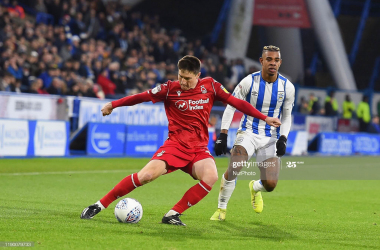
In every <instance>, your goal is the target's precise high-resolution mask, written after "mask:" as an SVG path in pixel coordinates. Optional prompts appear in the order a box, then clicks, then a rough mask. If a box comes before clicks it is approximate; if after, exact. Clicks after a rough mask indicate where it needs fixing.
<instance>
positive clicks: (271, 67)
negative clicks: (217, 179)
mask: <svg viewBox="0 0 380 250" xmlns="http://www.w3.org/2000/svg"><path fill="white" fill-rule="evenodd" d="M281 62H282V60H281V52H280V48H278V47H276V46H273V45H269V46H265V47H264V48H263V52H262V57H261V58H260V63H261V65H262V69H261V71H258V72H255V73H253V74H250V75H248V76H247V77H245V78H244V79H243V80H242V81H241V82H240V83H239V84H238V85H237V86H236V88H235V90H234V93H233V95H234V96H235V97H237V98H239V99H241V100H246V101H247V102H249V103H250V104H251V105H252V106H253V107H255V108H256V109H257V110H259V111H261V112H262V113H263V114H265V115H267V116H269V117H278V118H280V117H281V123H282V125H281V126H280V127H279V128H275V127H271V126H269V125H267V124H265V122H263V121H260V120H259V119H257V118H253V117H250V116H247V115H244V116H243V117H242V119H241V122H240V127H239V129H238V132H237V135H236V140H235V143H234V147H233V149H232V150H231V159H230V163H229V166H228V169H227V171H226V172H225V173H224V174H223V176H222V178H221V184H220V191H219V197H218V209H217V211H216V212H215V213H214V214H213V215H212V217H211V218H210V219H211V220H225V218H226V212H227V203H228V201H229V199H230V197H231V195H232V193H233V191H234V189H235V185H236V177H237V175H238V174H239V172H240V170H241V169H242V168H243V167H247V164H249V163H248V160H249V159H250V158H251V157H252V155H253V154H254V153H255V154H256V162H255V163H256V165H257V166H258V167H259V169H260V179H259V180H252V181H251V182H250V183H249V189H250V192H251V204H252V207H253V209H254V211H255V212H256V213H261V212H262V210H263V205H264V202H263V199H262V195H261V192H271V191H273V190H274V189H275V187H276V185H277V181H278V176H279V170H280V157H281V156H283V155H284V154H285V150H286V141H287V137H288V134H289V131H290V126H291V113H292V109H293V105H294V94H295V90H294V85H293V84H292V83H291V82H290V81H289V80H288V79H287V78H285V77H284V76H282V75H281V74H279V73H278V70H279V68H280V66H281ZM234 112H235V108H234V107H232V106H230V105H228V106H227V108H226V110H225V111H224V114H223V118H222V127H221V133H220V135H219V137H218V139H217V141H216V144H215V153H216V155H221V154H223V153H224V154H225V153H226V150H227V133H228V129H229V127H230V125H231V121H232V118H233V116H234ZM244 163H245V164H246V165H244Z"/></svg>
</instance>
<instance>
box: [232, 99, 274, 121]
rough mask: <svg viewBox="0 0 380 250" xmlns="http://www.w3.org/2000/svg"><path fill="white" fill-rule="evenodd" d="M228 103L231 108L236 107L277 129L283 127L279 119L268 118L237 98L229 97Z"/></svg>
mask: <svg viewBox="0 0 380 250" xmlns="http://www.w3.org/2000/svg"><path fill="white" fill-rule="evenodd" d="M227 103H228V104H230V105H231V106H234V107H235V108H236V109H238V110H240V111H241V112H243V113H244V114H247V115H249V116H252V117H255V118H258V119H260V120H263V121H265V122H266V123H267V124H268V125H270V126H273V127H276V128H277V127H279V126H280V125H281V121H280V120H279V119H278V118H275V117H269V116H266V115H264V114H263V113H261V112H260V111H258V110H257V109H255V108H254V107H252V105H251V104H249V103H248V102H246V101H243V100H240V99H238V98H235V97H234V96H232V95H230V97H228V99H227Z"/></svg>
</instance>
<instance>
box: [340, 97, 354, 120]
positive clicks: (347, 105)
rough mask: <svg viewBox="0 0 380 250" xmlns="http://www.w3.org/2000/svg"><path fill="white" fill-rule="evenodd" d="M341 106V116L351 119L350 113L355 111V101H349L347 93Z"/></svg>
mask: <svg viewBox="0 0 380 250" xmlns="http://www.w3.org/2000/svg"><path fill="white" fill-rule="evenodd" d="M342 108H343V118H344V119H351V118H352V114H353V113H354V111H355V103H354V102H353V101H351V97H350V96H349V95H346V97H345V100H344V102H343V105H342Z"/></svg>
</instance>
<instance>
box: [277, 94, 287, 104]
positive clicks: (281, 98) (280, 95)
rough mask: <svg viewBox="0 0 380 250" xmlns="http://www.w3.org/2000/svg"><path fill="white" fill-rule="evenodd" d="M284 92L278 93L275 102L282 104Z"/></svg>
mask: <svg viewBox="0 0 380 250" xmlns="http://www.w3.org/2000/svg"><path fill="white" fill-rule="evenodd" d="M284 96H285V92H284V91H278V94H277V101H278V102H282V101H283V100H284Z"/></svg>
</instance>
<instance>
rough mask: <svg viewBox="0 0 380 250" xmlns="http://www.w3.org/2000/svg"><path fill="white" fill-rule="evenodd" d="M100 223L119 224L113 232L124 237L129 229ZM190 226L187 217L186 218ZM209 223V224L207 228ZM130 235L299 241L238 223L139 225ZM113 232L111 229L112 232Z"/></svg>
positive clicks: (259, 225)
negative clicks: (124, 229) (123, 230)
mask: <svg viewBox="0 0 380 250" xmlns="http://www.w3.org/2000/svg"><path fill="white" fill-rule="evenodd" d="M97 222H100V223H104V224H108V225H111V224H113V225H115V229H111V231H113V233H115V234H120V227H119V226H118V225H120V226H121V227H123V226H125V225H123V224H121V223H118V222H116V221H109V220H105V219H98V220H97ZM184 222H185V223H186V218H184ZM205 224H206V225H205ZM127 226H128V229H127V230H128V234H129V235H135V236H137V235H139V236H145V237H158V238H163V239H164V240H170V241H179V242H180V241H186V240H188V239H198V240H200V239H203V240H208V241H221V240H227V239H229V238H231V237H232V238H259V239H264V240H270V241H274V242H280V241H283V240H286V239H287V240H289V239H296V237H295V236H294V235H292V234H290V233H288V232H285V231H284V230H281V229H279V228H278V227H276V226H274V225H265V224H263V223H260V222H255V223H254V224H253V223H251V224H245V225H240V224H239V223H238V222H235V223H234V222H215V221H202V222H200V223H199V224H198V225H197V224H195V225H194V223H191V222H190V223H188V226H186V227H181V226H173V225H166V224H162V223H159V222H157V223H149V222H148V223H147V222H145V223H141V224H136V225H127ZM108 230H109V229H108Z"/></svg>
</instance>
